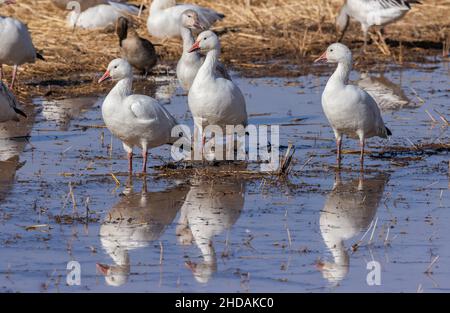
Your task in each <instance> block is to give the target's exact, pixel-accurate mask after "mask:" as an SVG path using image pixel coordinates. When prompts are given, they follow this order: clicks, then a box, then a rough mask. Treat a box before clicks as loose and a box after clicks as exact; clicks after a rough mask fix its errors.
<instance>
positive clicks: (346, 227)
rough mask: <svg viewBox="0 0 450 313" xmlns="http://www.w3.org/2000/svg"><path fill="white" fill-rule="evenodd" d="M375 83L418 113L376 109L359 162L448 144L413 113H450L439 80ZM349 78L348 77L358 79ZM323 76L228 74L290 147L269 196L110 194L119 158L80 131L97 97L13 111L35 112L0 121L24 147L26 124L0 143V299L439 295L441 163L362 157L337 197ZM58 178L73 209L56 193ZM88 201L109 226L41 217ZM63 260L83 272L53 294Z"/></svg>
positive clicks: (178, 99)
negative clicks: (395, 149) (377, 269)
mask: <svg viewBox="0 0 450 313" xmlns="http://www.w3.org/2000/svg"><path fill="white" fill-rule="evenodd" d="M372 76H373V77H377V76H379V75H377V74H371V77H372ZM384 77H385V79H387V80H389V81H390V82H391V83H392V84H397V85H399V84H400V85H401V90H402V91H403V94H404V96H405V97H406V98H408V99H409V100H410V101H411V102H413V103H415V104H421V100H420V99H423V101H424V103H423V105H422V106H420V107H418V108H416V109H414V108H411V107H409V106H407V107H403V109H401V110H399V111H389V112H386V113H384V118H385V121H386V123H387V125H389V128H391V129H392V131H393V133H394V136H393V137H392V139H391V140H390V141H389V142H387V141H382V140H378V139H373V140H370V141H369V148H368V149H369V151H378V150H379V149H380V148H379V147H378V146H383V145H386V144H388V145H390V146H397V145H398V146H411V143H410V141H411V142H414V143H423V142H448V141H449V140H448V139H449V136H448V129H446V128H442V127H440V126H439V125H435V126H434V127H433V126H432V124H431V123H430V119H429V117H428V115H427V114H426V112H425V110H427V111H429V112H430V113H431V114H434V115H435V117H436V118H437V119H439V117H438V116H437V113H435V111H434V110H436V111H438V112H440V113H442V114H444V115H446V116H449V115H450V112H449V110H450V109H449V107H448V105H447V104H448V92H447V89H448V86H447V84H448V69H446V68H445V67H442V66H441V67H439V68H438V69H436V70H434V71H427V70H406V69H405V70H403V71H400V70H392V71H390V72H386V73H384ZM351 78H352V79H353V80H355V81H356V80H358V75H355V74H352V77H351ZM326 79H327V78H326V77H316V76H313V75H309V76H306V77H299V78H297V79H271V78H265V79H239V78H237V77H235V80H237V82H238V83H239V85H240V86H241V88H242V90H243V91H244V93H245V95H246V98H247V101H248V112H249V114H251V117H250V122H252V123H257V124H260V123H277V124H282V125H285V126H282V127H281V144H282V145H286V144H287V142H288V141H292V142H294V143H295V144H296V145H297V147H298V149H297V152H296V159H297V163H296V164H295V166H294V171H293V175H292V177H291V179H290V183H289V184H280V185H279V186H277V187H275V186H272V185H270V184H269V182H268V181H263V180H255V181H247V182H244V181H242V182H241V181H236V180H234V179H232V178H229V179H222V180H220V181H218V182H211V181H207V182H206V183H205V182H203V181H197V180H195V179H194V178H193V177H186V179H184V180H177V181H174V180H171V179H158V180H156V179H153V178H152V177H150V178H149V179H148V183H147V192H142V190H143V186H142V181H141V180H140V179H137V178H135V179H134V181H133V189H132V190H131V189H130V188H125V184H126V178H125V177H122V176H119V179H120V181H121V186H120V187H119V188H116V185H115V182H114V181H113V179H112V178H111V177H110V176H109V174H108V173H110V172H111V170H112V171H114V172H119V171H124V170H125V169H126V168H127V164H126V162H127V161H126V159H125V157H124V152H123V150H122V147H121V145H120V143H119V142H118V141H117V140H115V139H113V140H111V136H110V134H109V132H108V131H107V130H105V129H102V128H92V127H88V126H99V125H102V121H101V112H100V103H99V102H97V99H91V100H90V101H84V100H83V101H78V100H75V103H77V104H75V105H72V104H69V105H66V104H67V103H71V102H70V101H72V103H73V101H74V100H65V101H49V100H43V99H40V100H38V101H35V107H34V108H32V107H28V108H27V114H28V113H32V109H34V110H35V112H37V114H36V116H34V115H33V114H29V116H30V119H29V121H28V124H27V125H28V128H27V127H20V125H14V127H11V128H5V127H4V125H0V138H4V137H16V136H24V135H26V134H28V133H29V132H30V130H31V129H32V130H31V138H30V144H27V142H24V141H18V142H17V141H2V144H1V146H0V156H1V157H0V170H1V177H2V180H0V181H1V182H0V186H1V188H0V216H1V217H2V219H1V220H0V223H1V228H0V243H1V246H2V253H1V254H0V272H1V273H3V274H2V275H0V288H2V290H4V291H7V290H10V291H37V290H42V288H43V287H42V286H47V287H46V288H47V289H48V290H50V291H56V290H62V291H87V288H86V286H87V287H88V288H89V290H91V291H204V292H207V291H230V292H233V291H245V290H250V291H254V292H258V291H273V290H277V291H293V292H296V291H327V290H337V291H380V290H385V291H416V290H417V288H418V286H419V284H421V285H422V287H423V289H424V290H425V291H431V290H433V291H442V290H447V291H448V289H449V288H450V285H449V283H448V277H449V276H448V275H449V274H450V273H449V270H448V269H449V268H450V267H449V266H448V265H449V264H450V246H449V244H448V242H450V234H449V233H448V231H447V225H448V224H449V223H450V213H449V212H450V210H449V209H450V208H449V203H450V201H449V190H448V188H449V186H448V184H449V181H448V176H447V172H448V155H447V154H441V155H434V156H426V155H422V156H421V155H419V157H421V159H418V160H415V161H411V160H408V159H407V158H408V157H417V155H412V154H404V155H400V157H401V158H403V159H402V162H390V160H389V159H379V158H371V157H369V158H368V160H367V166H368V169H369V170H370V171H372V172H373V173H367V174H366V175H365V177H364V180H363V183H362V186H363V188H362V189H361V188H360V181H359V174H358V173H357V172H350V173H349V172H344V173H342V180H341V184H340V185H339V184H336V185H337V186H335V175H334V173H333V171H332V170H328V169H327V166H328V165H330V164H333V163H334V153H333V149H334V142H333V140H332V139H333V136H332V131H331V129H330V127H329V126H328V124H327V123H326V121H325V120H324V116H323V113H322V108H321V105H320V94H321V90H322V88H323V86H324V84H325V82H326ZM149 89H150V90H151V91H152V94H155V93H156V94H158V92H159V95H158V97H159V98H161V99H166V100H165V101H164V102H165V103H166V105H167V109H168V110H169V111H170V112H172V113H173V114H174V115H175V116H176V117H177V118H178V119H179V120H180V122H183V123H187V124H189V125H191V124H192V122H191V118H190V117H189V114H187V105H186V97H185V96H183V95H182V92H181V90H180V89H176V90H175V89H174V85H173V84H172V85H170V84H167V83H165V82H163V81H157V82H156V85H155V86H152V87H151V88H149ZM169 100H170V101H169ZM60 109H61V110H60ZM29 111H31V112H29ZM5 142H6V143H5ZM111 142H112V154H111V156H110V150H109V146H110V144H111ZM356 146H357V143H356V142H354V141H352V140H346V141H345V142H344V147H345V148H346V149H354V148H356ZM8 147H9V148H8ZM5 150H6V151H8V152H5ZM152 154H153V155H154V156H155V157H153V158H152V159H151V164H150V166H154V165H160V164H163V163H164V162H167V161H169V148H168V147H162V148H158V149H155V150H154V151H152ZM375 155H376V153H372V156H375ZM110 157H111V159H110ZM5 161H8V162H9V163H5ZM306 162H307V165H306V166H304V164H305V163H306ZM343 162H344V165H345V166H346V167H350V166H353V167H354V168H355V169H356V168H357V164H358V157H357V156H354V155H345V156H344V160H343ZM399 163H402V164H407V166H406V167H402V166H398V164H399ZM152 171H153V170H152ZM380 175H381V176H380ZM383 177H384V178H383ZM387 177H389V178H387ZM69 183H70V184H71V185H72V188H73V193H74V199H75V201H76V206H74V205H73V203H72V200H71V196H70V195H69V194H68V193H69ZM333 186H334V189H333ZM339 186H340V187H339ZM342 188H343V190H342ZM367 190H368V192H367ZM178 199H180V201H178ZM175 200H176V201H175ZM86 203H89V210H90V213H91V214H92V216H93V217H98V218H99V219H100V221H104V220H107V221H108V220H109V218H110V217H112V218H113V219H114V217H117V216H118V215H119V216H120V218H119V220H118V221H117V223H111V224H103V225H102V224H101V223H100V222H99V223H90V224H89V225H88V226H86V225H82V224H79V223H78V224H75V225H59V224H57V223H56V222H55V219H54V216H55V215H60V214H72V213H73V212H74V211H75V212H78V213H79V214H80V216H84V215H85V214H86ZM132 208H136V210H132ZM166 208H170V209H166ZM374 220H376V221H377V224H376V228H375V230H374V231H373V239H372V240H373V243H372V245H370V246H368V245H367V243H368V240H369V238H370V237H371V235H372V229H371V230H370V231H369V233H368V235H366V237H364V239H363V240H362V242H360V245H359V247H358V249H357V250H356V251H352V245H354V244H355V243H358V242H359V240H360V238H361V237H363V235H364V233H365V232H366V230H367V229H368V228H369V227H372V228H373V225H374ZM36 224H49V225H50V226H51V229H50V231H49V232H45V231H42V230H41V231H39V230H34V231H33V230H31V231H25V230H24V227H26V226H30V225H36ZM370 225H372V226H370ZM387 229H389V236H387ZM386 237H388V241H389V243H390V245H388V246H385V239H386ZM161 247H162V248H161ZM161 251H163V254H162V265H160V258H161ZM435 255H439V256H440V258H439V261H438V263H437V264H436V267H435V268H434V274H433V276H432V279H433V280H434V281H433V280H432V279H430V278H428V277H427V276H426V275H424V274H423V272H424V271H425V269H426V268H427V267H428V265H429V264H430V262H431V260H432V259H433V257H434V256H435ZM70 260H77V261H78V262H80V264H81V268H82V286H80V287H67V286H66V285H65V273H66V269H65V268H66V264H67V262H68V261H70ZM318 260H320V261H318ZM371 260H376V261H378V262H380V263H381V266H382V286H381V287H369V286H367V284H366V275H367V273H368V271H367V270H366V264H367V262H369V261H371ZM97 264H102V265H106V266H108V268H107V269H110V270H111V272H110V273H107V274H109V276H108V275H107V277H106V280H105V279H104V278H103V275H100V274H99V273H97V272H96V271H97V270H96V265H97ZM318 267H319V268H320V267H322V271H319V270H318V269H317V268H318ZM5 273H7V274H5ZM247 273H250V276H248V275H247ZM61 275H62V276H61ZM60 276H61V277H60ZM111 279H112V280H113V281H112V280H111ZM108 283H109V285H108ZM110 285H113V286H116V287H111V286H110Z"/></svg>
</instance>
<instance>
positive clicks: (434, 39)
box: [1, 0, 450, 96]
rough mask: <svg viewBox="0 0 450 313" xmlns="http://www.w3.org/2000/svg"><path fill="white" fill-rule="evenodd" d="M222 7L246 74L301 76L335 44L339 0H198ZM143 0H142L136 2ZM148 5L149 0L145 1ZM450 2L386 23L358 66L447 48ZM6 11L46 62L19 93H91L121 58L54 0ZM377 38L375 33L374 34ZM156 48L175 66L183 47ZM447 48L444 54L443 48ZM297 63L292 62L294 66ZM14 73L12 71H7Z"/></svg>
mask: <svg viewBox="0 0 450 313" xmlns="http://www.w3.org/2000/svg"><path fill="white" fill-rule="evenodd" d="M189 2H195V3H198V4H201V5H204V6H209V7H213V8H214V9H216V10H218V11H220V12H223V13H224V14H225V15H226V18H225V20H224V21H223V22H220V23H219V24H217V25H216V27H215V30H216V31H217V32H218V33H219V34H220V35H221V40H222V45H223V59H224V60H225V62H226V63H227V64H228V65H229V66H230V67H232V68H234V69H235V70H238V71H241V72H242V73H243V74H244V75H248V76H268V75H270V76H297V75H300V74H302V73H303V74H304V73H305V72H307V71H310V69H309V66H310V64H311V61H312V60H313V58H314V57H315V56H317V55H318V54H319V53H320V51H322V50H323V49H324V48H325V47H326V46H327V45H328V44H329V43H331V42H333V41H335V38H336V34H335V31H334V19H335V16H336V14H337V12H338V8H339V7H340V5H341V4H342V2H343V1H341V0H317V1H311V0H215V1H207V0H196V1H194V0H193V1H189ZM135 3H140V1H135ZM146 4H147V9H148V6H149V2H148V1H146ZM449 7H450V5H449V1H448V0H430V1H424V3H423V4H422V5H421V6H415V8H413V10H411V12H409V13H408V15H407V17H406V18H405V19H403V20H401V21H399V22H398V23H396V24H395V25H392V26H390V27H388V28H387V38H388V40H387V45H388V47H387V48H388V49H389V54H390V55H387V54H386V47H384V46H383V45H381V44H380V43H379V42H375V44H373V45H371V46H370V50H369V53H368V54H367V55H365V56H362V55H358V56H357V61H361V60H364V62H358V63H359V64H358V63H357V66H359V67H361V66H363V64H364V66H365V67H371V66H373V65H374V64H375V63H377V62H380V61H391V62H392V61H394V62H396V63H399V62H400V63H401V62H409V61H423V60H424V57H426V56H427V55H430V54H435V55H436V54H438V53H439V54H440V53H441V52H444V53H448V46H449V44H448V32H449V24H450V21H449V16H450V14H449V13H450V12H449V11H450V9H449ZM1 14H2V15H6V16H14V17H16V18H18V19H20V20H22V21H23V22H25V23H27V24H28V27H29V29H30V31H31V33H32V37H33V40H34V44H35V46H36V47H37V48H38V49H39V50H40V51H42V53H43V54H44V55H45V58H46V62H37V63H36V64H33V65H26V66H24V67H22V69H21V71H20V76H19V77H20V78H22V80H23V81H25V82H26V83H25V84H24V83H22V84H20V85H19V87H18V88H19V89H20V94H21V95H22V96H25V95H27V94H28V95H29V94H30V93H31V92H32V93H33V95H46V94H49V93H52V94H59V95H62V94H78V95H80V94H92V93H94V92H97V93H98V92H101V91H102V88H106V87H105V86H103V87H100V86H97V84H94V83H93V82H95V81H96V78H97V77H96V75H98V73H100V72H101V71H102V70H104V68H105V67H106V66H107V64H108V63H109V61H110V60H111V59H112V58H114V57H117V56H119V47H118V40H117V38H116V36H115V34H114V33H111V32H106V31H104V30H97V31H92V30H82V29H76V30H72V29H70V28H68V27H66V24H65V15H66V14H67V13H66V12H63V11H61V10H59V9H57V8H56V7H54V6H53V5H52V4H51V2H50V0H39V1H38V0H22V1H18V3H17V4H16V5H13V6H8V7H5V6H3V7H2V8H1ZM147 16H148V10H146V11H145V12H144V13H143V15H142V17H141V18H140V19H136V20H135V23H136V25H137V26H138V32H139V33H140V35H141V36H143V37H147V38H149V39H151V40H152V41H153V42H154V43H161V42H159V41H158V40H155V39H152V38H150V37H149V36H148V34H147V31H146V19H147ZM372 37H373V39H374V40H375V41H376V36H372ZM361 38H362V35H361V32H360V30H359V25H357V23H352V25H351V30H350V31H349V32H348V33H347V35H346V38H345V39H344V42H345V43H346V44H348V45H350V46H351V47H352V48H353V49H359V47H360V46H361V44H362V41H361ZM161 44H162V46H159V47H157V48H158V53H159V54H160V56H161V62H162V63H163V64H166V65H169V66H170V65H173V64H174V63H175V62H176V60H177V59H178V57H179V55H180V52H181V46H180V42H179V40H177V39H171V40H169V41H165V42H162V43H161ZM446 49H447V52H445V50H446ZM292 65H295V66H292ZM7 74H8V75H9V74H10V69H9V68H8V69H7Z"/></svg>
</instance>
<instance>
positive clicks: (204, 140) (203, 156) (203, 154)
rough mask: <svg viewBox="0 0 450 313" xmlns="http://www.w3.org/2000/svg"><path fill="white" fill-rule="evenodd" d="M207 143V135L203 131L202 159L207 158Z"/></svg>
mask: <svg viewBox="0 0 450 313" xmlns="http://www.w3.org/2000/svg"><path fill="white" fill-rule="evenodd" d="M205 144H206V135H205V134H204V133H202V160H203V161H204V160H205Z"/></svg>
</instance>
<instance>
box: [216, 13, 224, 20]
mask: <svg viewBox="0 0 450 313" xmlns="http://www.w3.org/2000/svg"><path fill="white" fill-rule="evenodd" d="M217 15H218V16H219V18H220V19H221V20H223V19H224V18H225V17H226V15H225V14H222V13H217Z"/></svg>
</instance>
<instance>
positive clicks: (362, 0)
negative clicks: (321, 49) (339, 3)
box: [336, 0, 420, 50]
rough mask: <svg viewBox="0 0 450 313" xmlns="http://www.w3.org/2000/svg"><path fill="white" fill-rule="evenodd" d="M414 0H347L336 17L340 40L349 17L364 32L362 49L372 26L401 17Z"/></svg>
mask: <svg viewBox="0 0 450 313" xmlns="http://www.w3.org/2000/svg"><path fill="white" fill-rule="evenodd" d="M412 3H419V4H420V2H419V1H416V0H347V1H346V2H345V4H344V6H343V7H342V8H341V11H340V12H339V15H338V16H337V19H336V28H337V30H338V32H340V38H339V40H338V41H341V40H342V38H343V37H344V35H345V31H346V30H347V27H348V24H349V17H352V18H354V19H355V20H357V21H358V22H359V23H360V24H361V29H362V31H363V33H364V50H365V49H366V46H367V35H368V32H369V28H370V27H372V26H385V25H388V24H390V23H394V22H396V21H398V20H399V19H401V18H402V17H403V16H404V15H405V14H406V13H407V12H408V11H409V10H411V4H412Z"/></svg>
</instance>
